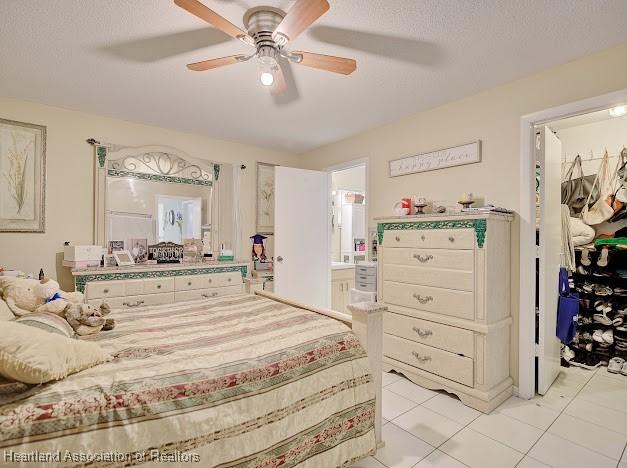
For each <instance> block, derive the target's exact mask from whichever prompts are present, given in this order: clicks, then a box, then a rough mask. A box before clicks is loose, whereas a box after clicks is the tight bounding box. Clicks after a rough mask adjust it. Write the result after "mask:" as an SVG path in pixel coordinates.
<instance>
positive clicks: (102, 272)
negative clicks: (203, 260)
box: [72, 262, 249, 309]
mask: <svg viewBox="0 0 627 468" xmlns="http://www.w3.org/2000/svg"><path fill="white" fill-rule="evenodd" d="M248 268H249V264H248V263H234V262H229V263H222V262H221V263H216V264H198V265H175V264H166V265H135V266H131V267H116V268H87V269H75V270H72V274H73V275H74V281H75V287H76V290H77V291H81V292H83V293H84V294H85V300H86V302H87V303H89V304H94V305H100V304H101V303H103V302H106V303H107V304H109V305H110V306H111V307H112V308H114V309H120V308H121V309H132V308H135V307H141V306H149V305H159V304H169V303H174V302H183V301H192V300H196V299H207V298H211V297H218V296H225V295H230V294H238V293H241V292H244V278H245V277H246V276H247V273H248Z"/></svg>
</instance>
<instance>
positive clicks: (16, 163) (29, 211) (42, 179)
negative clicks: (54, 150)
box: [0, 119, 46, 232]
mask: <svg viewBox="0 0 627 468" xmlns="http://www.w3.org/2000/svg"><path fill="white" fill-rule="evenodd" d="M45 202H46V127H44V126H43V125H35V124H30V123H24V122H16V121H13V120H5V119H0V232H45V219H46V218H45V205H46V203H45Z"/></svg>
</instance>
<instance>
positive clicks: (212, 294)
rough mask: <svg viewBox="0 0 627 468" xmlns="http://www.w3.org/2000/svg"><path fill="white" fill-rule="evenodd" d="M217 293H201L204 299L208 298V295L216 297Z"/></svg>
mask: <svg viewBox="0 0 627 468" xmlns="http://www.w3.org/2000/svg"><path fill="white" fill-rule="evenodd" d="M217 295H218V293H217V292H212V293H211V294H203V295H202V297H204V298H205V299H208V298H210V297H216V296H217Z"/></svg>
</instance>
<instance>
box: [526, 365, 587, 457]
mask: <svg viewBox="0 0 627 468" xmlns="http://www.w3.org/2000/svg"><path fill="white" fill-rule="evenodd" d="M598 370H599V369H598V368H597V369H596V370H595V371H594V372H593V374H592V376H590V379H592V377H594V376H595V375H596V373H597V371H598ZM590 379H588V381H587V382H586V383H585V384H584V385H583V386H582V387H581V388H580V389H579V390H578V391H577V393H575V395H574V396H573V398H572V399H571V400H570V401H569V402H568V405H566V406H565V407H564V409H562V410H561V411H560V412H559V414H558V415H557V418H555V419H554V420H553V422H552V423H551V424H549V427H547V428H546V429H545V430H544V432H543V433H542V435H541V436H540V437H538V440H536V441H535V442H534V443H533V445H532V446H531V447H529V450H527V452H526V453H525V456H526V457H530V458H533V457H532V456H531V455H529V452H531V451H532V450H533V448H534V447H535V446H536V445H537V444H538V442H540V439H542V437H544V436H545V435H546V434H547V433H548V432H549V429H551V427H552V426H553V424H555V421H557V420H558V419H559V417H560V416H561V415H562V414H564V411H565V410H566V408H568V407H569V406H570V404H571V403H572V402H573V401H574V400H575V398H577V395H579V394H580V393H581V391H582V390H583V389H584V388H585V387H586V385H588V383H589V382H590ZM551 435H555V434H551ZM556 437H559V436H556ZM559 438H560V439H562V440H568V439H564V438H563V437H559ZM568 442H570V443H572V444H575V445H579V444H577V443H575V442H573V441H570V440H568ZM579 446H580V447H583V445H579ZM583 448H587V447H583ZM588 450H590V449H588ZM595 453H596V452H595ZM523 458H524V457H523ZM533 459H534V460H535V458H533ZM538 461H539V462H541V463H544V462H543V461H542V460H538ZM545 464H546V463H545Z"/></svg>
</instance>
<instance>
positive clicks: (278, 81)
mask: <svg viewBox="0 0 627 468" xmlns="http://www.w3.org/2000/svg"><path fill="white" fill-rule="evenodd" d="M286 91H287V82H286V81H285V75H283V69H282V68H281V64H279V63H277V68H276V70H275V71H274V83H273V84H272V87H271V88H270V94H272V95H273V96H279V95H281V94H283V93H285V92H286Z"/></svg>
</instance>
